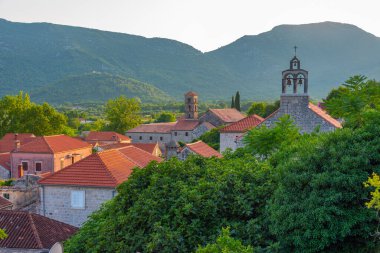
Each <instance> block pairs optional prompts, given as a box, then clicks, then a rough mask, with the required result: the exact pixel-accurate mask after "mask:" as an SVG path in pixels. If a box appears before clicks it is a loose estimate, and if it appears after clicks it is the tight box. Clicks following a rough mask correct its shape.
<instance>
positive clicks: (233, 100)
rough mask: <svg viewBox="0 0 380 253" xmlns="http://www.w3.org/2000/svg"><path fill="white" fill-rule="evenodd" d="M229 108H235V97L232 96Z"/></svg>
mask: <svg viewBox="0 0 380 253" xmlns="http://www.w3.org/2000/svg"><path fill="white" fill-rule="evenodd" d="M231 108H235V97H234V96H232V98H231Z"/></svg>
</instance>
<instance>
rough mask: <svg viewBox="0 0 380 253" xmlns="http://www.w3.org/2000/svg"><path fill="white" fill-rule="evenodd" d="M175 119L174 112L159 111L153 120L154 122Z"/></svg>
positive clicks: (172, 120)
mask: <svg viewBox="0 0 380 253" xmlns="http://www.w3.org/2000/svg"><path fill="white" fill-rule="evenodd" d="M174 121H176V116H175V114H174V113H171V112H163V113H161V114H160V115H159V116H158V117H157V119H156V120H155V122H158V123H159V122H174Z"/></svg>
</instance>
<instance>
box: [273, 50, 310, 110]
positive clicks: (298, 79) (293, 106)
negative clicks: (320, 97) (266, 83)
mask: <svg viewBox="0 0 380 253" xmlns="http://www.w3.org/2000/svg"><path fill="white" fill-rule="evenodd" d="M280 101H281V102H280V103H281V109H282V110H284V113H286V114H289V113H290V112H291V111H294V110H296V111H299V110H300V109H301V108H303V107H306V108H307V107H308V104H309V94H308V72H307V71H306V70H304V69H301V61H300V60H299V59H298V58H297V47H294V57H293V58H292V59H291V60H290V66H289V69H287V70H284V71H282V93H281V99H280ZM301 110H302V109H301Z"/></svg>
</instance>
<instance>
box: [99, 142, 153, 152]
mask: <svg viewBox="0 0 380 253" xmlns="http://www.w3.org/2000/svg"><path fill="white" fill-rule="evenodd" d="M129 146H134V147H136V148H139V149H142V150H144V151H146V152H148V153H150V154H153V153H155V150H156V149H159V146H158V143H114V144H105V145H100V146H99V147H100V148H101V149H103V150H108V149H121V148H125V147H129Z"/></svg>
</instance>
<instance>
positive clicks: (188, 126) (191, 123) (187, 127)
mask: <svg viewBox="0 0 380 253" xmlns="http://www.w3.org/2000/svg"><path fill="white" fill-rule="evenodd" d="M198 125H199V121H198V120H194V119H181V120H178V121H177V124H175V126H174V127H173V129H172V130H177V131H191V130H194V129H195V128H196V127H197V126H198Z"/></svg>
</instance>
